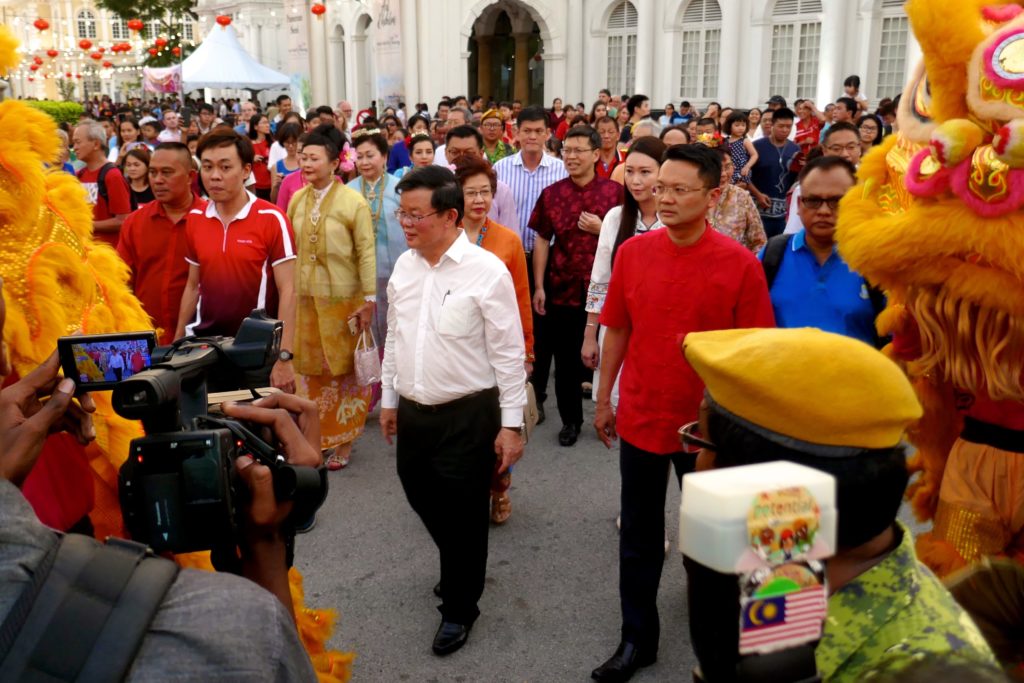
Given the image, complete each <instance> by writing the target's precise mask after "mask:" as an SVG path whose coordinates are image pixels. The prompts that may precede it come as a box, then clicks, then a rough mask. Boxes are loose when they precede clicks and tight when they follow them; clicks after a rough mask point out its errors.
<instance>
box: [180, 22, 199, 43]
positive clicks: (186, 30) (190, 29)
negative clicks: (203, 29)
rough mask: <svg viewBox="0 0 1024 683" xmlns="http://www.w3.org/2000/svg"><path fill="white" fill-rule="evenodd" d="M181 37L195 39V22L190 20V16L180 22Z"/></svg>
mask: <svg viewBox="0 0 1024 683" xmlns="http://www.w3.org/2000/svg"><path fill="white" fill-rule="evenodd" d="M181 26H182V30H181V38H182V40H195V39H196V22H195V21H193V20H192V17H185V18H184V19H183V20H182V22H181Z"/></svg>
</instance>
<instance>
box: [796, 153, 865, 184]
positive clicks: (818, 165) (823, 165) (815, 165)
mask: <svg viewBox="0 0 1024 683" xmlns="http://www.w3.org/2000/svg"><path fill="white" fill-rule="evenodd" d="M837 168H841V169H843V170H844V171H846V172H847V173H849V174H850V178H852V179H853V180H854V181H856V180H857V167H856V166H854V165H853V164H851V163H850V162H849V161H847V160H846V159H844V158H842V157H835V156H828V157H826V156H820V157H817V158H815V159H812V160H810V161H808V162H807V163H806V164H804V167H803V168H802V169H800V177H799V179H798V180H799V182H801V183H802V182H803V181H804V178H806V177H807V176H808V175H810V173H811V171H824V172H825V173H828V172H829V171H833V170H835V169H837Z"/></svg>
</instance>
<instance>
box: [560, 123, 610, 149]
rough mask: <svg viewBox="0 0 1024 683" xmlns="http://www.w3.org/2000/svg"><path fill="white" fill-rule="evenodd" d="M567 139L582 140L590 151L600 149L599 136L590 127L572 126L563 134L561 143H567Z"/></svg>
mask: <svg viewBox="0 0 1024 683" xmlns="http://www.w3.org/2000/svg"><path fill="white" fill-rule="evenodd" d="M569 138H583V139H584V140H586V141H587V142H589V143H590V149H601V136H600V134H598V132H597V131H596V130H594V129H593V128H591V127H590V126H573V127H572V128H570V129H569V132H567V133H566V134H565V140H563V143H564V142H568V141H569Z"/></svg>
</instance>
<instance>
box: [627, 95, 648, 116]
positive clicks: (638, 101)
mask: <svg viewBox="0 0 1024 683" xmlns="http://www.w3.org/2000/svg"><path fill="white" fill-rule="evenodd" d="M650 99H651V98H650V97H648V96H647V95H633V96H632V97H630V98H629V100H628V101H627V102H626V111H628V112H629V115H630V116H632V115H633V114H634V113H635V112H636V110H637V107H639V106H640V105H642V104H643V103H644V102H647V101H649V100H650Z"/></svg>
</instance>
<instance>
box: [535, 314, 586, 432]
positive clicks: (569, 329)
mask: <svg viewBox="0 0 1024 683" xmlns="http://www.w3.org/2000/svg"><path fill="white" fill-rule="evenodd" d="M546 310H547V315H545V316H541V317H544V318H547V321H546V322H545V323H544V324H545V325H546V326H547V331H548V335H549V337H548V339H549V340H550V345H551V353H552V355H553V356H554V359H555V398H556V399H557V400H558V414H559V416H560V417H561V418H562V424H567V425H575V426H579V425H581V424H583V387H582V383H583V382H584V381H585V380H589V378H588V377H587V372H588V371H587V367H586V366H585V365H583V359H582V358H581V357H580V349H581V348H583V332H584V330H586V328H587V311H586V309H585V308H584V307H583V304H580V305H579V306H559V305H557V304H547V306H546ZM534 389H536V387H534Z"/></svg>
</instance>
